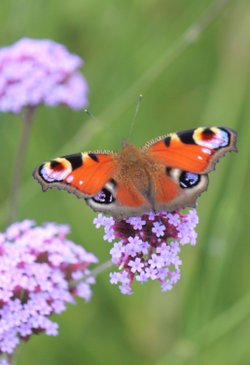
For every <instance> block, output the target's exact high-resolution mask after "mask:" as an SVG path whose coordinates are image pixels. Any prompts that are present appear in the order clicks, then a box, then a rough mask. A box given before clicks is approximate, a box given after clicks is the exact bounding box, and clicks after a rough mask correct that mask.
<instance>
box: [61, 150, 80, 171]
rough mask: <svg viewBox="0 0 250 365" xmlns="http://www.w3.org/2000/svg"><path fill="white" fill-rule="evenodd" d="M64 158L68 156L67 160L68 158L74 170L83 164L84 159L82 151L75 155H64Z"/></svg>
mask: <svg viewBox="0 0 250 365" xmlns="http://www.w3.org/2000/svg"><path fill="white" fill-rule="evenodd" d="M64 158H66V160H68V161H69V162H70V163H71V167H72V170H75V169H77V168H78V167H80V166H82V165H83V160H82V154H81V153H76V154H74V155H68V156H64Z"/></svg>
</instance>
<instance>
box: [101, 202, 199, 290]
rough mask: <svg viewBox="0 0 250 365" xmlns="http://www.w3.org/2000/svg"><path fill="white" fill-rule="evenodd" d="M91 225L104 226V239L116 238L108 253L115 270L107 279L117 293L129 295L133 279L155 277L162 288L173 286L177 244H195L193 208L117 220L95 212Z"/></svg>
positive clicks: (177, 262)
mask: <svg viewBox="0 0 250 365" xmlns="http://www.w3.org/2000/svg"><path fill="white" fill-rule="evenodd" d="M94 224H95V225H96V227H97V228H100V227H104V231H105V234H104V239H106V240H108V241H109V242H112V241H114V240H115V239H118V242H114V245H113V247H112V248H111V250H110V254H111V257H112V262H113V264H114V265H116V266H118V268H119V271H118V272H112V273H110V282H111V284H118V285H119V289H120V291H121V293H123V294H132V288H131V285H132V283H133V281H134V280H136V281H138V282H141V283H144V282H146V281H148V280H150V279H151V280H158V281H159V282H160V283H161V290H162V291H166V290H170V289H172V288H173V285H174V284H176V282H177V281H178V280H179V279H180V266H181V264H182V261H181V259H180V257H179V253H180V249H181V246H182V245H185V244H187V243H190V244H191V245H193V244H195V243H196V237H197V234H196V232H195V227H196V225H197V224H198V216H197V213H196V210H194V209H191V210H189V211H188V212H187V213H180V212H172V213H167V212H160V213H153V212H149V213H145V214H143V215H142V217H131V218H128V219H123V220H120V221H115V220H114V219H113V218H107V217H105V216H103V215H102V214H99V215H98V218H95V220H94Z"/></svg>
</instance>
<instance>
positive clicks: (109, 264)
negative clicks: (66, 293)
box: [69, 261, 113, 288]
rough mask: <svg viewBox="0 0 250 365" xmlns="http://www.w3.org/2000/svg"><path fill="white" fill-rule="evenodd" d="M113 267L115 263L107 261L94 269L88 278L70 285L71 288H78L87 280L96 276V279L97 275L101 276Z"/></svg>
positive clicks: (85, 277)
mask: <svg viewBox="0 0 250 365" xmlns="http://www.w3.org/2000/svg"><path fill="white" fill-rule="evenodd" d="M112 266H113V263H112V262H111V261H106V262H104V263H103V264H101V265H99V266H97V267H96V268H95V269H93V270H92V271H90V273H89V274H88V275H86V276H84V277H83V278H82V279H79V280H74V281H72V282H71V283H70V285H69V287H70V288H74V287H75V286H77V285H78V284H80V283H81V282H83V281H85V280H86V279H87V278H89V277H90V276H94V277H96V276H97V275H99V274H101V273H102V272H104V271H106V270H108V269H110V268H111V267H112Z"/></svg>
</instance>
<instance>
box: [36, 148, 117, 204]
mask: <svg viewBox="0 0 250 365" xmlns="http://www.w3.org/2000/svg"><path fill="white" fill-rule="evenodd" d="M114 155H115V154H114V153H112V152H107V153H105V152H100V153H77V154H74V155H68V156H64V157H59V158H56V159H54V160H51V161H49V162H45V163H43V164H42V165H40V166H38V167H37V168H36V169H35V170H34V172H33V176H34V178H35V179H37V180H38V181H39V183H40V184H41V185H42V188H43V190H47V189H50V188H57V189H63V190H67V191H68V192H70V193H74V194H75V195H77V196H78V197H82V198H88V197H90V196H94V195H95V194H97V193H98V192H100V191H101V190H102V188H103V187H104V186H105V184H106V183H107V182H109V181H110V180H111V179H112V176H113V174H114V171H115V168H116V163H115V158H114Z"/></svg>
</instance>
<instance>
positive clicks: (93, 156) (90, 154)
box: [88, 153, 99, 162]
mask: <svg viewBox="0 0 250 365" xmlns="http://www.w3.org/2000/svg"><path fill="white" fill-rule="evenodd" d="M88 155H89V157H90V158H91V159H92V160H93V161H95V162H99V158H98V157H97V155H96V154H95V153H89V154H88Z"/></svg>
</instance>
